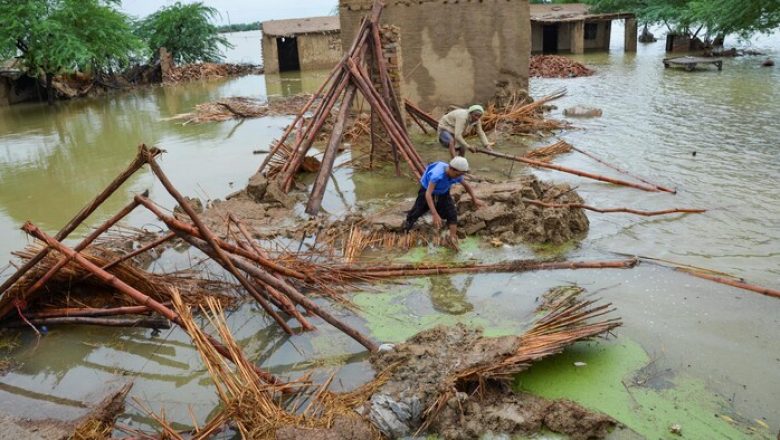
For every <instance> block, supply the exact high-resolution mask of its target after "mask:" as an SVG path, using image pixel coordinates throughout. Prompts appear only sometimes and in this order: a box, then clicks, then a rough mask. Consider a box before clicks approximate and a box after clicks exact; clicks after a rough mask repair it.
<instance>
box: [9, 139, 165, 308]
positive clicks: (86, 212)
mask: <svg viewBox="0 0 780 440" xmlns="http://www.w3.org/2000/svg"><path fill="white" fill-rule="evenodd" d="M160 153H161V150H158V149H157V148H151V149H148V148H147V147H146V145H143V144H142V145H140V146H139V147H138V154H136V156H135V159H133V161H132V162H130V164H129V165H128V166H127V168H125V169H124V171H122V172H121V173H119V175H118V176H116V177H115V178H114V180H113V181H111V183H109V184H108V186H106V188H105V189H103V191H101V192H100V193H99V194H98V195H97V196H95V198H94V199H92V201H90V202H89V203H88V204H87V205H86V206H84V207H83V208H82V209H81V211H79V212H78V213H77V214H76V216H75V217H73V218H72V219H71V220H70V221H69V222H68V223H67V224H66V225H65V226H63V227H62V229H60V230H59V232H57V234H55V235H54V237H55V239H57V240H64V239H65V238H67V237H68V235H70V233H71V232H73V231H74V230H75V229H76V228H78V227H79V225H81V223H82V222H83V221H84V220H86V219H87V217H89V216H90V215H91V214H92V213H93V212H95V210H96V209H97V208H98V207H99V206H100V205H102V204H103V202H105V201H106V199H108V198H109V197H110V196H111V194H113V193H114V192H116V190H117V189H119V187H120V186H122V184H123V183H125V181H127V179H129V178H130V176H132V175H133V174H135V172H136V171H138V170H139V169H140V168H141V167H142V166H144V164H146V158H147V157H150V156H151V157H154V156H156V155H158V154H160ZM48 253H49V248H47V247H45V248H43V249H41V250H40V251H38V253H37V254H35V256H34V257H32V258H30V259H29V260H27V262H26V263H24V264H23V265H22V267H20V268H19V269H18V270H17V271H16V272H15V273H14V274H13V275H11V276H10V277H9V278H8V279H7V280H5V281H4V282H3V284H2V285H0V294H2V293H4V292H5V291H6V290H8V288H9V287H11V285H13V284H14V283H15V282H16V281H18V280H19V278H21V277H22V276H23V275H24V274H25V273H27V272H28V271H29V270H30V269H32V268H33V267H34V266H35V265H36V264H38V263H39V262H40V261H41V260H43V257H45V256H46V254H48Z"/></svg>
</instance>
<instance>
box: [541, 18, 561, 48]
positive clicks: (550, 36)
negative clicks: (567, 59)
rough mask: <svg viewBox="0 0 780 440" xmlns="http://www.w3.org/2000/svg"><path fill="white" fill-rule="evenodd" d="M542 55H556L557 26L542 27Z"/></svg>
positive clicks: (547, 25)
mask: <svg viewBox="0 0 780 440" xmlns="http://www.w3.org/2000/svg"><path fill="white" fill-rule="evenodd" d="M542 53H558V25H557V24H546V25H544V26H542Z"/></svg>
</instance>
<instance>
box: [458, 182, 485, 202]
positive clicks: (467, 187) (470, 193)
mask: <svg viewBox="0 0 780 440" xmlns="http://www.w3.org/2000/svg"><path fill="white" fill-rule="evenodd" d="M460 184H461V185H463V189H465V190H466V192H467V193H469V196H471V200H473V201H474V205H475V206H476V207H477V208H480V207H482V206H483V205H484V203H483V202H482V200H479V199H478V198H477V196H476V194H474V189H473V188H471V185H469V184H468V183H466V181H465V180H464V181H463V182H460Z"/></svg>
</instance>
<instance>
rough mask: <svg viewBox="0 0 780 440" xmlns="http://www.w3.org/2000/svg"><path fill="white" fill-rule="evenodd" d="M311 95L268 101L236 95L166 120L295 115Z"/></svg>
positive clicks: (199, 120)
mask: <svg viewBox="0 0 780 440" xmlns="http://www.w3.org/2000/svg"><path fill="white" fill-rule="evenodd" d="M310 98H311V95H305V94H304V95H295V96H291V97H286V98H279V99H269V100H268V101H265V100H260V99H255V98H247V97H244V96H235V97H229V98H222V99H220V100H218V101H214V102H207V103H204V104H198V105H196V106H195V110H194V111H192V112H190V113H182V114H179V115H176V116H173V117H171V118H168V119H166V120H184V124H185V125H187V124H203V123H207V122H222V121H227V120H229V119H245V118H260V117H263V116H276V115H294V114H295V113H296V112H297V111H298V108H300V107H301V106H302V105H303V104H304V103H305V102H306V101H308V100H309V99H310Z"/></svg>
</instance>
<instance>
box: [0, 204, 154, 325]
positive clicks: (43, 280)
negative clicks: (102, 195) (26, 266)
mask: <svg viewBox="0 0 780 440" xmlns="http://www.w3.org/2000/svg"><path fill="white" fill-rule="evenodd" d="M148 195H149V191H144V192H143V193H142V196H144V197H146V196H148ZM138 205H139V203H138V202H137V201H136V200H135V199H133V200H132V201H131V202H130V203H128V204H127V206H125V207H124V208H122V209H121V210H119V212H117V213H116V214H115V215H114V216H112V217H111V218H110V219H108V220H106V221H105V222H104V223H103V224H102V225H100V226H99V227H97V228H95V230H94V231H92V233H90V234H89V235H88V236H87V237H85V238H84V239H83V240H82V241H81V242H80V243H79V244H77V245H76V247H74V248H73V250H75V251H76V252H81V251H83V250H84V249H86V248H87V246H89V245H90V244H92V242H93V241H95V240H96V239H97V238H98V237H99V236H100V235H102V234H103V233H104V232H106V231H107V230H108V229H109V228H111V227H112V226H114V225H115V224H116V223H118V222H119V221H120V220H122V219H123V218H125V217H127V215H128V214H130V213H131V212H132V211H133V210H134V209H135V208H137V207H138ZM68 262H70V258H69V257H67V256H66V257H63V258H61V259H60V260H59V261H57V263H56V264H55V265H54V266H52V267H51V268H49V270H48V271H47V272H46V273H45V274H44V275H43V276H42V277H40V278H39V279H38V281H36V282H35V283H34V284H33V285H32V286H30V288H29V289H27V291H26V292H25V293H24V298H29V297H30V296H32V295H33V294H34V293H35V292H37V291H38V289H40V288H41V287H43V285H44V284H46V283H47V282H48V281H49V280H50V279H51V278H52V277H53V276H54V275H56V274H57V272H59V270H60V269H62V268H63V267H65V265H66V264H68ZM3 312H5V310H0V316H5V313H3ZM6 313H7V312H6Z"/></svg>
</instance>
